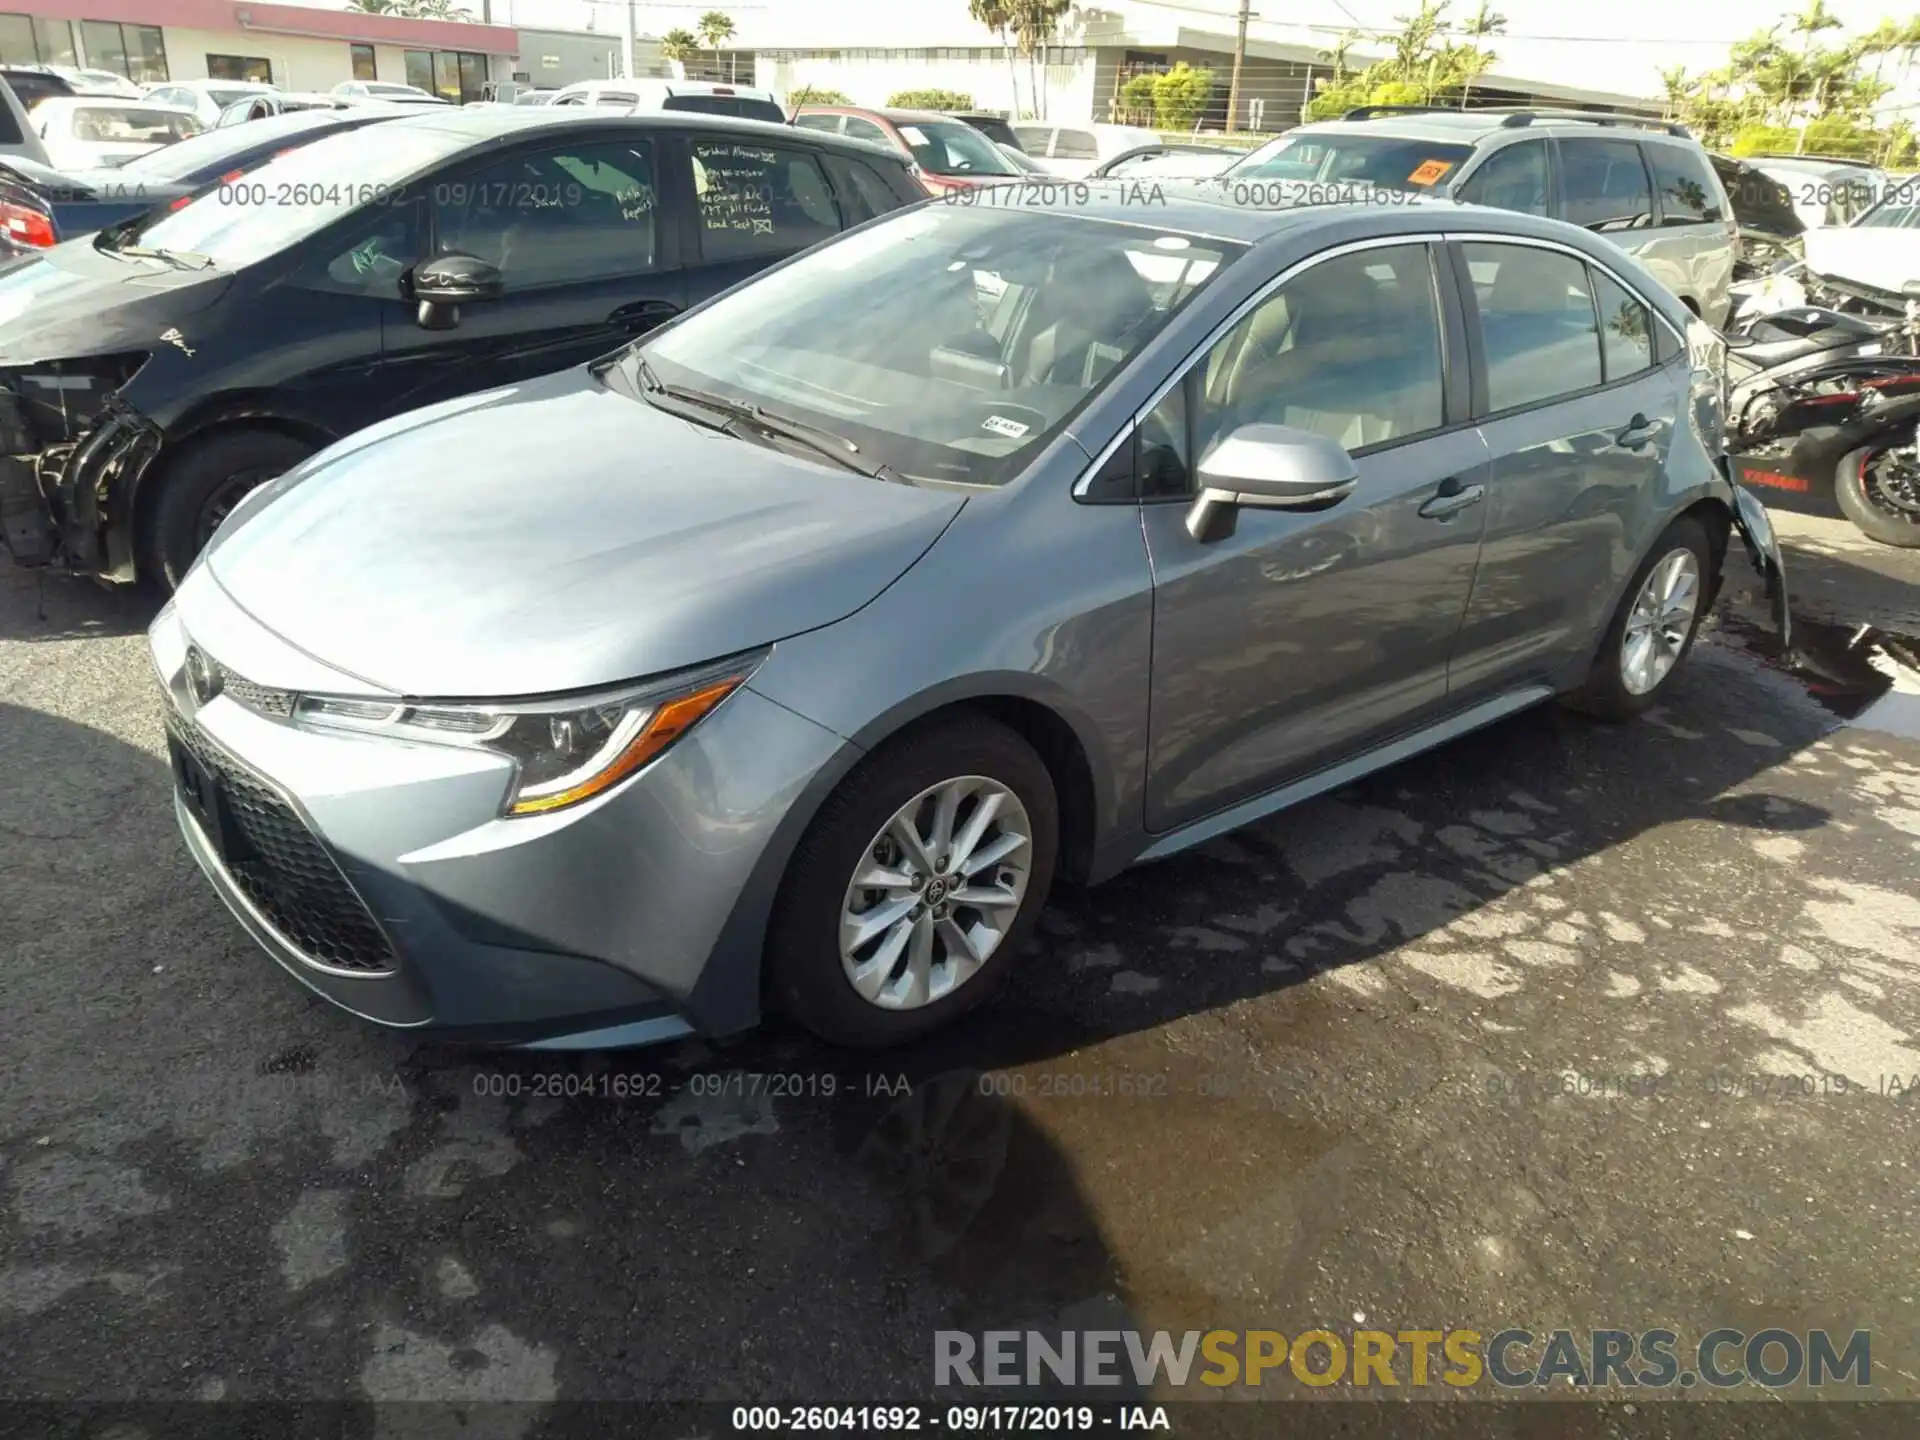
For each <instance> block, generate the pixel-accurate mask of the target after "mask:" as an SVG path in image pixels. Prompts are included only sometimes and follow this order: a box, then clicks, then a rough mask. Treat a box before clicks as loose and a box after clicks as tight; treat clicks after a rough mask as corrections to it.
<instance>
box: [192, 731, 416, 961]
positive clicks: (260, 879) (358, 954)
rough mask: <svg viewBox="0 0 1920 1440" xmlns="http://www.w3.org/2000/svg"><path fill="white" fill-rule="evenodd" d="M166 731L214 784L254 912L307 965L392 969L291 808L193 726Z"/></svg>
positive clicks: (384, 945) (355, 901)
mask: <svg viewBox="0 0 1920 1440" xmlns="http://www.w3.org/2000/svg"><path fill="white" fill-rule="evenodd" d="M168 729H170V730H171V731H172V732H173V735H174V737H175V738H176V739H177V740H178V741H179V742H180V743H181V744H182V745H184V746H185V747H186V748H187V749H188V750H190V751H191V752H192V753H193V754H194V756H195V757H196V758H198V759H199V761H200V763H201V764H202V765H204V766H206V768H207V769H208V770H210V771H211V772H212V773H213V775H214V777H215V778H216V779H217V780H218V782H219V785H220V792H221V795H222V797H223V798H224V800H225V803H226V807H227V813H228V815H229V816H230V818H231V819H232V822H233V828H234V830H235V831H236V832H238V833H237V836H236V838H237V839H238V840H240V841H241V842H242V843H241V845H240V846H238V847H235V848H236V849H237V850H239V851H240V852H241V853H238V854H235V855H232V856H230V857H228V859H227V860H226V862H225V868H226V871H227V874H228V875H230V876H231V877H232V879H233V883H234V884H235V885H236V886H237V887H238V888H239V889H240V891H241V893H243V894H244V895H245V896H246V897H247V899H248V900H250V901H251V902H252V903H253V906H254V908H255V909H256V910H258V911H259V912H260V913H261V914H262V915H263V916H265V917H266V919H267V921H268V923H269V924H271V925H272V926H273V928H274V929H275V930H277V931H279V932H280V934H281V935H282V936H283V937H285V939H286V940H287V942H288V943H289V944H290V945H292V946H293V948H294V949H295V950H297V951H299V952H300V954H301V955H302V956H303V957H304V958H306V959H308V960H312V961H314V962H315V963H317V964H320V965H326V966H329V967H331V968H333V969H335V970H352V971H357V972H359V973H361V974H366V975H378V974H385V973H388V972H390V971H392V970H393V968H394V966H395V964H396V960H395V956H394V953H393V947H392V945H390V944H389V943H388V941H387V937H386V936H385V935H384V934H383V933H382V932H381V930H380V927H379V926H378V925H377V924H375V923H374V919H373V916H372V915H370V914H369V913H368V912H367V907H366V906H365V904H363V903H362V902H361V899H360V897H359V896H358V895H357V894H355V893H354V889H353V887H352V886H351V885H349V884H348V883H347V877H346V876H345V875H343V874H341V873H340V867H339V866H338V865H336V864H335V863H334V860H333V857H332V856H331V855H329V854H328V853H327V852H326V850H325V849H324V848H323V847H322V846H321V844H320V842H319V841H318V840H317V839H316V838H314V834H313V832H312V831H311V830H309V829H308V828H307V826H306V824H305V822H304V821H302V820H301V818H300V817H299V816H298V815H297V814H295V813H294V811H293V809H292V807H290V806H289V805H288V804H287V802H286V801H284V800H282V799H281V798H280V797H279V796H278V795H276V794H275V793H274V792H273V790H272V789H271V788H270V787H269V786H267V785H266V784H264V783H263V782H262V781H260V780H259V779H258V778H257V777H255V776H254V775H252V774H250V773H249V772H247V771H246V770H244V769H242V768H241V767H240V766H238V765H236V764H235V763H234V762H233V761H231V760H229V759H227V757H226V756H225V755H223V754H222V753H221V752H220V751H219V750H218V749H217V748H216V747H214V746H213V745H210V744H208V743H207V742H206V741H205V740H204V739H203V738H201V736H200V735H199V734H198V733H197V732H196V731H195V730H194V729H193V727H192V726H190V725H187V724H184V723H181V722H179V721H177V720H172V719H170V720H169V723H168Z"/></svg>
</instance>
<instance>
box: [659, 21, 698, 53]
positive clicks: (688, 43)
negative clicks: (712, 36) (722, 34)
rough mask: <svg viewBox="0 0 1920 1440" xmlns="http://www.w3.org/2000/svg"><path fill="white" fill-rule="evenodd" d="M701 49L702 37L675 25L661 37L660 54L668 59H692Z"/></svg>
mask: <svg viewBox="0 0 1920 1440" xmlns="http://www.w3.org/2000/svg"><path fill="white" fill-rule="evenodd" d="M699 49H700V37H699V36H697V35H695V34H694V33H693V32H692V31H691V30H688V29H685V28H683V27H681V26H677V25H676V26H675V27H674V28H673V29H671V30H669V31H667V33H666V34H664V35H662V36H661V37H660V54H661V55H662V56H663V57H665V58H666V59H668V60H691V59H692V58H693V57H694V55H695V54H697V53H698V52H699Z"/></svg>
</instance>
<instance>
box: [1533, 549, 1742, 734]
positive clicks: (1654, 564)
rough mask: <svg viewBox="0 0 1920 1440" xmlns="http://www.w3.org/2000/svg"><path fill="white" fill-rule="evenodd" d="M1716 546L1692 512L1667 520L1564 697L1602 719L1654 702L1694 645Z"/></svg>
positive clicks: (1628, 713)
mask: <svg viewBox="0 0 1920 1440" xmlns="http://www.w3.org/2000/svg"><path fill="white" fill-rule="evenodd" d="M1716 563H1717V559H1716V551H1715V548H1714V545H1713V542H1712V540H1711V538H1710V537H1709V536H1708V534H1707V530H1706V527H1705V526H1704V525H1702V524H1701V523H1700V521H1698V520H1696V519H1694V518H1692V517H1691V516H1682V517H1681V518H1680V519H1678V520H1676V521H1674V522H1673V524H1671V525H1669V526H1668V527H1667V528H1666V530H1665V531H1663V532H1662V533H1661V535H1660V538H1659V539H1658V540H1656V541H1655V542H1654V544H1653V547H1652V549H1651V550H1649V551H1648V552H1647V556H1646V558H1645V559H1644V560H1642V561H1641V562H1640V568H1639V569H1638V570H1636V571H1635V572H1634V576H1633V580H1632V582H1631V583H1630V584H1629V585H1628V586H1627V593H1626V596H1625V598H1624V599H1622V600H1621V602H1620V608H1619V609H1618V610H1617V611H1615V612H1614V616H1613V620H1612V622H1611V623H1610V624H1609V625H1608V626H1607V633H1606V636H1605V638H1604V639H1602V640H1601V642H1600V650H1599V653H1598V654H1597V655H1595V656H1594V660H1593V668H1592V669H1591V670H1590V671H1589V672H1588V674H1587V679H1586V682H1585V683H1584V684H1582V685H1581V686H1580V688H1579V689H1577V690H1574V691H1572V692H1570V693H1569V694H1567V695H1565V696H1563V697H1562V699H1563V700H1564V701H1565V702H1566V703H1567V704H1568V705H1570V706H1572V707H1573V708H1574V709H1576V710H1579V711H1582V712H1583V713H1585V714H1588V715H1593V716H1596V717H1597V718H1599V719H1602V720H1627V719H1631V718H1632V717H1633V716H1635V715H1638V714H1639V713H1640V712H1641V711H1643V710H1645V709H1646V708H1647V707H1648V706H1650V705H1652V704H1653V703H1654V701H1655V700H1656V699H1657V698H1658V697H1659V695H1660V693H1661V692H1662V691H1663V690H1665V689H1666V688H1667V686H1668V684H1669V683H1671V681H1672V680H1673V677H1674V675H1675V674H1677V673H1678V672H1679V669H1680V662H1681V661H1683V660H1685V659H1686V657H1687V654H1688V652H1689V651H1690V650H1691V649H1692V648H1693V638H1694V636H1695V635H1697V634H1698V633H1699V631H1700V622H1701V620H1702V619H1704V618H1705V615H1706V609H1705V606H1706V600H1707V596H1708V595H1709V594H1710V593H1711V592H1712V588H1713V586H1712V577H1713V574H1714V566H1715V564H1716Z"/></svg>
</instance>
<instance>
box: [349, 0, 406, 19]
mask: <svg viewBox="0 0 1920 1440" xmlns="http://www.w3.org/2000/svg"><path fill="white" fill-rule="evenodd" d="M347 9H349V10H357V11H359V13H360V14H362V15H398V16H401V17H402V18H411V17H409V16H408V15H407V9H408V7H407V5H406V3H405V0H352V3H350V4H349V5H348V6H347Z"/></svg>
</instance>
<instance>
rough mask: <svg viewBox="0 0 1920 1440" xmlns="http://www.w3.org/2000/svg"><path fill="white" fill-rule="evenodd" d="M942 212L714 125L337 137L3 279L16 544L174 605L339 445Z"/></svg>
mask: <svg viewBox="0 0 1920 1440" xmlns="http://www.w3.org/2000/svg"><path fill="white" fill-rule="evenodd" d="M341 113H343V114H349V115H350V114H352V113H353V112H341ZM331 118H332V116H331V115H330V114H320V115H319V116H317V119H318V121H319V122H320V123H324V122H325V121H326V120H328V119H331ZM308 119H309V117H307V116H285V117H281V118H280V119H278V120H260V121H254V122H251V123H250V124H247V125H244V126H238V127H235V130H234V131H233V132H229V133H235V134H244V133H247V132H251V131H254V130H256V129H262V128H265V127H267V126H270V125H281V124H289V125H291V124H296V123H298V122H300V121H303V120H308ZM216 133H219V132H216ZM188 143H191V142H188ZM180 148H185V147H184V144H183V145H182V146H181V147H180ZM924 198H925V196H924V193H923V192H922V191H921V189H920V187H919V186H918V184H917V183H916V182H915V180H914V178H913V174H912V172H911V170H910V169H909V167H908V164H907V162H906V161H905V159H904V158H902V157H900V156H897V155H895V154H894V153H893V152H891V151H889V150H885V149H882V148H880V147H878V146H875V145H869V144H867V143H865V142H863V141H858V140H846V139H841V138H838V137H835V136H830V135H824V134H820V133H817V132H812V131H807V130H799V129H795V128H793V127H790V126H785V125H770V124H761V123H758V122H754V121H745V120H729V119H722V118H718V117H709V116H698V115H688V114H679V113H666V112H660V113H649V114H635V115H620V114H614V115H603V114H600V113H597V112H586V113H582V112H573V113H569V112H567V111H564V110H563V111H559V112H555V111H554V110H552V109H527V110H520V109H517V108H516V109H507V108H502V109H473V110H466V109H452V108H448V109H445V110H439V111H432V112H427V113H421V112H418V111H416V112H414V113H412V114H408V115H405V116H402V117H400V118H395V119H390V120H386V121H384V122H382V123H381V124H380V125H379V126H378V128H377V129H375V130H357V131H351V132H348V133H345V134H335V135H328V136H325V137H324V138H322V139H319V140H315V141H313V142H312V143H310V144H307V145H303V146H300V147H299V148H297V149H294V150H291V151H290V152H289V153H285V154H280V155H277V156H276V157H275V158H273V159H271V160H269V161H268V162H267V163H266V164H264V165H262V166H261V167H260V168H258V169H257V170H253V171H249V172H248V173H247V174H246V175H244V176H243V177H241V178H238V179H236V180H234V181H232V182H230V183H226V184H220V185H215V186H211V187H208V188H206V189H204V190H203V191H201V192H200V193H199V194H197V195H195V196H193V197H190V198H189V199H188V201H187V203H186V204H185V205H184V206H181V207H179V208H177V209H171V210H170V209H167V208H165V207H162V208H160V209H158V210H153V211H148V212H147V213H146V214H145V215H143V216H142V217H140V218H139V219H137V220H135V221H133V222H130V223H128V224H124V225H119V226H116V227H114V228H113V229H111V230H108V231H102V232H101V233H100V234H98V235H96V236H94V237H93V238H91V239H87V240H76V241H71V242H68V243H66V244H62V245H58V246H55V247H54V248H52V249H50V250H45V251H42V252H40V253H39V254H37V255H34V256H29V257H24V258H19V259H15V260H13V261H10V262H7V263H5V264H0V517H4V522H5V523H4V527H3V528H4V535H5V538H6V541H7V544H8V546H9V548H10V549H11V550H12V551H13V553H14V556H15V558H16V559H17V560H21V561H23V562H25V563H37V564H45V563H48V562H51V561H57V562H60V563H63V564H64V565H66V566H67V567H68V568H71V569H75V570H79V571H83V572H86V573H90V574H93V575H97V576H101V577H104V578H107V579H112V580H134V579H138V578H145V579H150V580H153V581H155V582H158V583H160V584H163V585H167V586H171V585H172V584H174V583H177V581H178V580H179V578H180V577H181V576H182V575H183V574H184V573H185V571H186V569H187V567H188V566H189V565H190V564H191V563H192V561H193V559H194V557H195V556H196V555H197V554H198V553H199V551H200V549H201V547H202V546H203V545H204V544H205V543H206V541H207V540H208V539H209V538H210V536H211V535H212V532H213V530H214V528H215V527H216V526H217V525H218V524H219V522H220V521H221V519H222V518H223V517H224V516H225V514H226V513H227V511H228V510H229V509H231V508H232V506H233V504H234V503H235V502H236V501H237V500H238V499H239V498H240V497H241V496H242V495H244V494H245V493H246V492H247V491H248V490H250V489H251V488H253V487H254V486H255V485H258V484H260V483H261V482H263V481H265V480H268V479H271V478H272V477H273V476H275V475H278V474H279V473H281V472H282V471H283V470H285V469H287V468H288V467H290V466H292V465H293V464H295V463H296V462H298V461H299V460H301V459H303V458H305V457H306V456H307V455H309V454H311V453H312V452H314V451H316V450H318V449H320V448H322V447H323V446H326V445H330V444H332V443H333V442H334V441H336V440H339V439H341V438H342V437H344V436H347V435H351V434H353V433H354V432H355V431H358V430H361V429H362V428H363V427H366V426H371V425H375V424H376V422H379V421H383V420H387V419H389V418H390V417H393V416H396V415H399V414H400V413H402V412H403V411H407V410H413V409H416V408H418V407H421V406H427V405H432V404H435V403H437V402H441V401H447V400H452V399H455V398H457V397H459V396H463V395H467V394H470V393H472V392H474V391H478V390H485V389H489V388H492V387H495V386H500V385H509V384H514V383H517V382H520V381H524V380H530V379H532V378H533V377H535V376H538V375H543V374H546V373H548V372H551V371H555V370H562V369H566V368H567V367H569V366H572V365H576V364H579V363H581V362H583V361H586V360H590V359H593V358H594V357H596V356H599V355H602V354H605V353H606V352H608V351H609V350H612V349H615V348H617V347H618V346H620V345H621V344H623V343H625V342H626V341H628V340H630V339H632V338H633V337H634V336H637V335H640V334H644V333H645V332H647V331H648V330H651V329H652V328H654V327H655V326H657V325H659V324H660V323H661V322H662V321H664V320H666V319H668V318H669V317H671V316H673V315H676V314H678V313H679V312H681V311H682V310H685V309H687V308H688V307H690V306H693V305H696V304H699V303H700V302H701V301H703V300H706V299H708V298H709V297H711V296H713V295H716V294H718V293H719V292H721V291H723V290H726V289H728V288H730V287H731V286H733V285H734V284H735V283H737V282H739V281H742V280H745V279H747V278H749V277H750V276H752V275H754V274H757V273H758V272H759V271H761V270H763V269H765V268H766V267H767V266H768V265H771V264H773V263H775V262H776V261H779V260H783V259H785V258H786V257H788V256H790V255H793V254H795V253H796V252H798V251H800V250H804V249H806V248H808V247H809V246H811V245H813V244H814V243H816V242H817V241H821V240H825V239H827V238H829V237H831V236H834V235H837V234H839V233H840V232H841V231H842V230H844V229H847V228H849V227H851V226H854V225H858V224H861V223H863V222H864V221H866V220H868V219H871V218H873V217H874V216H876V215H879V214H881V213H884V212H886V211H889V210H893V209H896V208H898V207H900V206H903V205H907V204H911V203H914V202H916V201H919V200H922V199H924ZM463 458H465V457H462V456H458V455H449V456H447V457H446V460H447V467H448V468H447V478H448V480H449V482H450V487H451V488H450V493H449V498H450V503H454V504H457V489H458V485H457V482H458V476H459V473H460V465H461V462H462V460H463Z"/></svg>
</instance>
